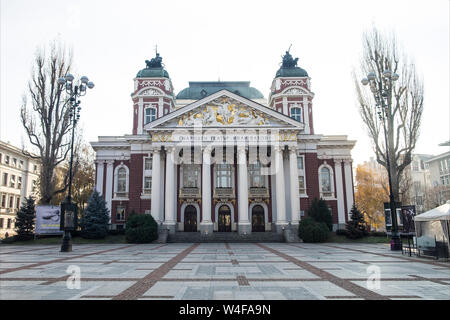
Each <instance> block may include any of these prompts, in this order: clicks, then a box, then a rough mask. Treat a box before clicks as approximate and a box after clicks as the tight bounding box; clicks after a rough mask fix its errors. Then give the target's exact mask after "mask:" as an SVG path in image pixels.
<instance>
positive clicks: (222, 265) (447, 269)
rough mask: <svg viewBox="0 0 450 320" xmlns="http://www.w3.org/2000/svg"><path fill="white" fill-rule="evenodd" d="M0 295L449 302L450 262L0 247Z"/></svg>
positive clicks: (312, 252)
mask: <svg viewBox="0 0 450 320" xmlns="http://www.w3.org/2000/svg"><path fill="white" fill-rule="evenodd" d="M78 275H79V277H78ZM378 275H379V277H378ZM378 278H379V279H380V280H379V281H377V279H378ZM78 279H79V281H78ZM368 279H369V280H368ZM0 299H2V300H5V299H82V300H84V299H138V300H141V299H146V300H148V299H168V300H172V299H174V300H179V299H192V300H197V299H202V300H214V299H223V300H231V299H239V300H264V299H270V300H284V299H304V300H316V299H355V300H358V299H370V300H372V299H376V300H379V299H450V263H449V262H442V261H435V260H431V259H422V258H420V259H419V258H410V257H408V256H405V255H403V256H402V254H401V252H391V251H390V250H389V247H388V245H385V244H335V243H330V244H305V243H299V244H286V243H264V244H258V243H230V244H228V243H202V244H192V243H177V244H145V245H144V244H141V245H135V244H117V245H105V244H98V245H74V246H73V252H71V253H61V252H59V246H56V245H51V246H50V245H47V246H37V245H33V246H13V245H1V246H0Z"/></svg>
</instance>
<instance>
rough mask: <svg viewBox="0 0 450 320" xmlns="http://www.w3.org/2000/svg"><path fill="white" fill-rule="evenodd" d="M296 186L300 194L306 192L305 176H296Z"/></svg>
mask: <svg viewBox="0 0 450 320" xmlns="http://www.w3.org/2000/svg"><path fill="white" fill-rule="evenodd" d="M298 187H299V189H300V194H305V193H306V188H305V177H304V176H299V177H298Z"/></svg>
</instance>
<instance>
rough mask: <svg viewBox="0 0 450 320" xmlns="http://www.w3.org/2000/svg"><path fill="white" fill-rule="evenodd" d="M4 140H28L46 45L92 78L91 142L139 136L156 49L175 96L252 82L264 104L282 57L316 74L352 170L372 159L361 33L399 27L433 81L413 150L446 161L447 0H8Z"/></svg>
mask: <svg viewBox="0 0 450 320" xmlns="http://www.w3.org/2000/svg"><path fill="white" fill-rule="evenodd" d="M0 1H1V2H0V3H1V30H0V35H1V39H0V41H1V42H0V44H1V51H0V59H1V61H0V68H1V77H0V81H1V82H0V90H1V91H0V140H2V141H9V142H11V143H12V144H14V145H16V146H19V147H20V146H21V145H22V143H23V142H25V143H27V140H26V139H27V138H26V136H25V132H24V130H23V129H22V127H21V124H20V121H19V110H20V105H21V99H22V94H23V93H24V92H25V89H26V85H27V81H28V80H29V79H30V71H31V66H32V62H33V56H34V54H35V52H36V47H37V46H42V45H44V44H47V43H49V41H51V40H53V39H55V38H56V37H60V38H61V39H62V40H64V41H65V43H66V45H67V46H69V47H72V48H73V51H74V62H75V63H74V67H75V70H76V72H77V74H79V75H87V76H88V77H89V78H90V79H91V80H92V81H94V82H95V85H96V87H95V89H94V90H92V91H89V92H88V94H87V95H86V96H85V97H83V98H82V104H81V106H82V107H83V109H82V114H81V125H82V127H83V130H84V137H85V140H87V141H95V140H96V139H97V136H103V135H123V134H130V133H131V128H132V102H131V98H130V93H131V92H132V90H133V78H134V77H135V76H136V73H137V72H138V71H139V70H140V69H142V68H144V67H145V62H144V61H145V60H146V59H150V58H152V57H154V54H155V45H158V51H159V52H160V54H161V56H162V57H163V63H164V64H165V65H166V69H167V71H168V72H169V75H170V77H171V79H172V82H173V84H174V87H175V93H178V92H179V91H181V90H182V89H183V88H185V87H187V86H188V81H216V80H217V79H219V78H220V80H221V81H234V80H242V81H251V86H253V87H255V88H257V89H259V90H260V91H261V92H262V93H263V94H264V97H265V98H266V99H267V97H268V94H269V89H270V85H271V83H272V80H273V78H274V76H275V72H276V71H277V69H278V68H279V64H280V62H281V55H282V54H283V53H284V52H285V51H286V50H287V49H288V48H289V46H290V45H291V44H292V48H291V53H292V54H293V56H294V57H299V66H300V67H302V68H304V69H306V70H307V71H308V74H309V76H310V77H311V84H312V91H313V92H314V93H315V98H314V100H313V117H314V128H315V131H316V133H318V134H344V135H348V137H349V139H352V140H357V144H356V146H355V148H354V149H353V151H352V154H353V158H354V160H355V164H357V163H361V162H363V161H364V160H368V159H369V158H370V157H371V156H373V152H372V148H371V144H370V140H369V139H368V137H367V134H366V132H365V129H364V127H363V124H362V122H361V120H360V117H359V114H358V109H357V102H356V96H355V91H354V87H353V83H352V78H351V72H352V69H353V68H355V67H358V65H359V58H360V55H361V48H362V34H363V32H364V31H365V30H368V29H370V28H371V27H372V25H376V26H377V27H378V28H379V29H381V30H383V31H386V32H391V31H394V32H396V34H397V37H398V39H399V41H400V43H401V45H402V47H403V49H404V51H405V52H406V53H407V54H408V55H409V56H410V57H412V58H413V59H414V62H415V63H416V67H417V70H418V72H419V74H420V75H421V76H422V77H423V79H424V83H425V103H424V114H423V123H422V128H421V134H420V139H419V142H418V144H417V147H416V150H415V152H416V153H429V154H439V153H443V152H445V151H448V150H449V148H448V147H439V146H438V144H439V143H441V142H444V141H447V140H449V139H450V131H449V130H450V129H449V123H450V114H449V109H450V107H449V1H448V0H430V1H411V0H407V1H402V0H390V1H384V0H376V1H375V0H372V1H361V0H360V1H344V0H343V1H324V0H322V1H321V0H318V1H282V0H277V1H243V0H239V1H235V0H227V1H211V0H210V1H167V0H159V1H148V0H147V1H135V0H128V1H96V0H90V1H70V0H66V1H51V0H40V1H31V0H29V1H23V0H0Z"/></svg>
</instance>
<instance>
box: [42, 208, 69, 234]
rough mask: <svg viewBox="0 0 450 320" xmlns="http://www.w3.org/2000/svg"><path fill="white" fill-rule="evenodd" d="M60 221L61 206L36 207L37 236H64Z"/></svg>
mask: <svg viewBox="0 0 450 320" xmlns="http://www.w3.org/2000/svg"><path fill="white" fill-rule="evenodd" d="M60 219H61V208H60V207H59V206H36V234H62V233H63V232H62V231H60V230H59V226H60Z"/></svg>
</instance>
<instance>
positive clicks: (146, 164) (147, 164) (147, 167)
mask: <svg viewBox="0 0 450 320" xmlns="http://www.w3.org/2000/svg"><path fill="white" fill-rule="evenodd" d="M144 170H152V158H145V159H144Z"/></svg>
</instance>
